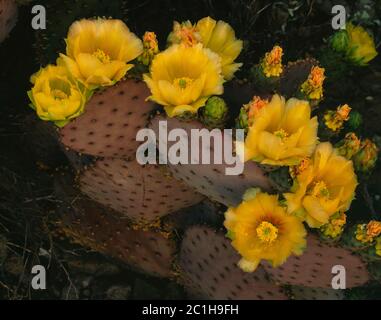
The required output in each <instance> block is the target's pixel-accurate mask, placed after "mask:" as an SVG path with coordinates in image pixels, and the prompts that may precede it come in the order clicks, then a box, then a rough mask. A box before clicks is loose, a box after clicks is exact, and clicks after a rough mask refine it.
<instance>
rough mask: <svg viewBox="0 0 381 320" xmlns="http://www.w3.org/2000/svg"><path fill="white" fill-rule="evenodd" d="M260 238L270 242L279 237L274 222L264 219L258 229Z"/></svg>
mask: <svg viewBox="0 0 381 320" xmlns="http://www.w3.org/2000/svg"><path fill="white" fill-rule="evenodd" d="M256 232H257V236H258V238H259V240H261V241H262V242H265V243H267V244H270V243H272V242H274V241H275V240H276V239H277V238H278V228H277V227H275V226H274V225H273V224H272V223H270V222H267V221H263V222H261V224H260V225H259V226H258V227H257V229H256Z"/></svg>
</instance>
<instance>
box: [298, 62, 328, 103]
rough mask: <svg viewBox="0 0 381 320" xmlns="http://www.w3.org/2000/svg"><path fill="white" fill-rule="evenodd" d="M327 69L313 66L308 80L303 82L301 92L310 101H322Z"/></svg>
mask: <svg viewBox="0 0 381 320" xmlns="http://www.w3.org/2000/svg"><path fill="white" fill-rule="evenodd" d="M324 73H325V69H324V68H320V67H317V66H313V67H312V69H311V72H310V74H309V76H308V79H307V80H306V81H305V82H303V84H302V86H301V92H302V93H304V94H305V95H306V97H307V98H308V99H311V100H320V99H321V98H323V83H324V80H325V75H324Z"/></svg>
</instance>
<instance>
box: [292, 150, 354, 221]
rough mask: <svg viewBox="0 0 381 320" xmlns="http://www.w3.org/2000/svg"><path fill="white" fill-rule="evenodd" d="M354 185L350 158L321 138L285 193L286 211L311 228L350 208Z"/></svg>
mask: <svg viewBox="0 0 381 320" xmlns="http://www.w3.org/2000/svg"><path fill="white" fill-rule="evenodd" d="M356 186H357V177H356V175H355V172H354V169H353V163H352V161H350V160H347V159H345V158H344V157H342V156H339V155H338V154H337V153H336V152H335V150H334V148H333V147H332V145H331V144H330V143H329V142H324V143H321V144H319V145H318V146H317V148H316V150H315V152H314V154H313V156H312V158H311V163H310V164H309V166H308V168H306V169H305V170H304V171H303V172H301V173H300V174H299V175H298V176H297V177H296V178H295V180H294V186H293V187H292V189H291V192H290V193H286V194H284V197H285V198H286V202H287V206H288V212H289V213H293V214H295V215H298V216H300V217H301V218H302V219H303V220H305V221H306V222H307V223H308V225H309V226H310V227H311V228H319V227H321V226H322V225H324V224H326V223H328V222H329V218H330V217H331V216H332V215H333V214H335V213H337V212H345V211H347V210H348V209H349V207H350V205H351V202H352V200H353V198H354V196H355V190H356Z"/></svg>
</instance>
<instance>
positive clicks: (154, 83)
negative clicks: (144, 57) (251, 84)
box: [144, 17, 242, 117]
mask: <svg viewBox="0 0 381 320" xmlns="http://www.w3.org/2000/svg"><path fill="white" fill-rule="evenodd" d="M168 44H169V47H168V48H167V49H166V50H164V51H162V52H161V53H159V54H157V55H156V56H155V58H154V59H153V61H152V64H151V68H150V72H149V74H145V75H144V81H145V82H146V83H147V85H148V87H149V88H150V90H151V96H150V97H149V99H151V100H152V101H155V102H156V103H158V104H160V105H162V106H164V109H165V111H166V113H167V115H168V116H169V117H174V116H180V115H182V114H183V113H185V112H187V113H191V114H195V113H197V111H198V109H199V108H201V107H203V106H205V104H206V101H207V100H208V98H209V97H211V96H212V95H221V94H222V93H223V91H224V88H223V83H224V82H225V81H226V80H230V79H231V78H233V76H234V73H235V72H236V71H237V70H238V68H239V67H240V66H241V64H240V63H235V62H234V60H235V59H236V58H237V57H238V55H239V54H240V52H241V50H242V41H241V40H237V39H236V37H235V33H234V30H233V29H232V27H231V26H230V25H229V24H227V23H226V22H223V21H215V20H214V19H212V18H210V17H206V18H203V19H201V20H200V21H198V22H197V23H196V24H195V25H193V24H192V23H191V22H190V21H186V22H183V23H181V24H180V23H178V22H175V23H174V28H173V31H172V32H171V34H170V35H169V36H168Z"/></svg>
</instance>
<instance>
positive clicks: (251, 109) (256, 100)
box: [244, 96, 269, 126]
mask: <svg viewBox="0 0 381 320" xmlns="http://www.w3.org/2000/svg"><path fill="white" fill-rule="evenodd" d="M268 103H269V101H268V100H267V99H262V98H261V97H259V96H254V97H253V99H252V100H251V101H250V102H249V103H248V104H245V105H244V108H245V109H246V110H247V116H248V125H249V126H251V125H252V124H253V122H254V118H255V117H256V116H257V115H258V113H259V111H260V110H261V109H262V108H263V107H265V106H266V105H267V104H268Z"/></svg>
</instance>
